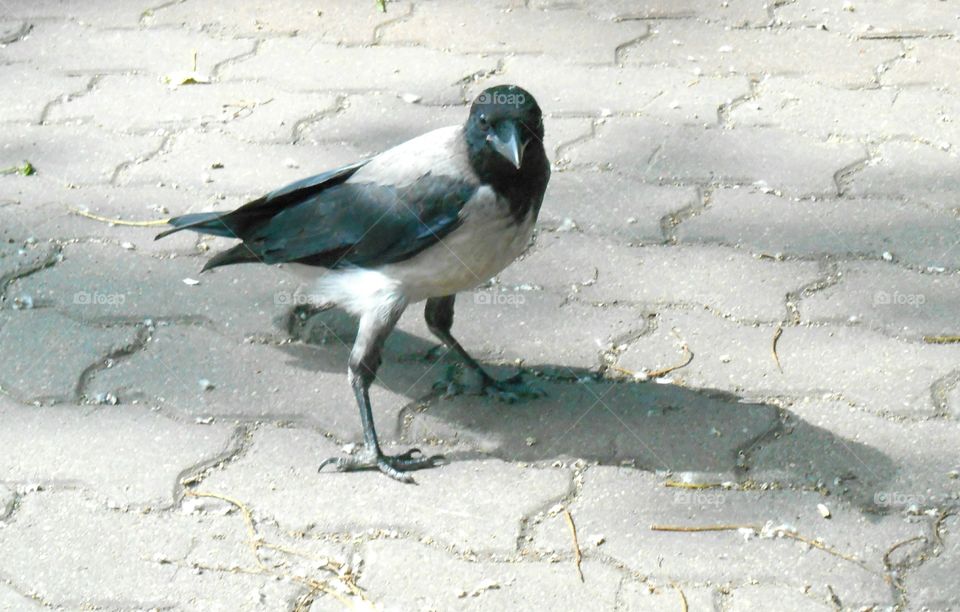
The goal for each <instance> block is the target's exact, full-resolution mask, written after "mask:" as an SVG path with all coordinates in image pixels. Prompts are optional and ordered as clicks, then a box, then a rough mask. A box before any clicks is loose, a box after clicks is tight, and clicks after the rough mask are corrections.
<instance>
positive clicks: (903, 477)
mask: <svg viewBox="0 0 960 612" xmlns="http://www.w3.org/2000/svg"><path fill="white" fill-rule="evenodd" d="M789 411H790V412H789V414H787V415H786V418H785V419H784V426H783V427H782V428H781V429H780V430H779V432H778V435H776V436H773V437H767V438H766V439H764V440H761V441H759V442H757V444H756V445H755V446H754V447H753V448H752V449H751V451H750V454H749V460H748V461H747V463H748V467H749V470H748V472H747V474H748V475H749V478H750V479H751V480H752V481H753V482H760V483H768V484H770V485H772V486H794V487H803V488H816V489H818V490H821V491H829V493H830V495H831V496H836V497H838V498H840V499H844V500H848V501H850V502H851V503H853V504H856V505H858V506H861V507H865V508H871V509H874V510H876V511H879V512H884V513H890V512H894V513H896V512H905V511H908V510H909V509H910V508H911V507H915V508H920V509H923V510H929V509H939V508H944V507H950V506H952V504H953V503H954V502H955V501H956V499H957V496H958V495H960V481H958V480H957V479H956V478H954V477H953V476H952V475H951V472H954V471H956V470H957V469H960V461H958V460H957V458H956V457H953V456H947V455H944V454H942V453H939V452H938V451H939V449H942V448H950V447H952V446H953V445H955V444H957V441H958V438H960V428H958V427H957V424H956V422H944V421H941V420H929V421H924V422H921V423H916V424H913V425H912V426H910V427H904V425H903V424H902V423H901V422H898V421H897V420H893V419H885V418H882V417H878V416H875V415H872V414H868V413H865V412H863V411H862V410H859V409H856V408H852V407H850V406H849V404H847V403H846V402H842V401H837V400H828V399H822V398H818V397H812V398H804V399H802V400H799V401H793V402H790V403H789Z"/></svg>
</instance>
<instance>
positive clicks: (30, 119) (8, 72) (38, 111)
mask: <svg viewBox="0 0 960 612" xmlns="http://www.w3.org/2000/svg"><path fill="white" fill-rule="evenodd" d="M0 78H2V79H3V81H4V82H5V83H7V87H4V88H3V92H0V108H2V110H0V122H2V123H6V122H11V123H12V122H15V121H22V122H27V123H39V122H40V121H42V120H43V118H44V111H45V110H46V109H47V106H48V105H49V104H51V103H53V102H54V101H55V100H59V99H62V98H63V97H64V96H69V95H70V93H72V92H79V91H83V90H84V89H85V88H86V86H87V84H88V83H89V81H90V77H86V76H63V75H58V74H56V73H47V72H44V71H43V70H40V69H38V68H33V67H24V66H22V65H18V64H7V65H4V66H0Z"/></svg>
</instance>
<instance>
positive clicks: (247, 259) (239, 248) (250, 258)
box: [200, 242, 263, 272]
mask: <svg viewBox="0 0 960 612" xmlns="http://www.w3.org/2000/svg"><path fill="white" fill-rule="evenodd" d="M238 263H263V260H262V259H260V258H259V257H257V255H256V253H254V252H253V251H251V250H250V247H248V246H247V245H245V244H243V243H242V242H241V243H240V244H238V245H236V246H234V247H231V248H229V249H227V250H226V251H221V252H219V253H217V254H216V255H214V256H213V257H211V258H210V259H208V260H207V263H205V264H204V265H203V268H201V270H200V271H201V272H206V271H207V270H210V269H212V268H219V267H220V266H229V265H230V264H238Z"/></svg>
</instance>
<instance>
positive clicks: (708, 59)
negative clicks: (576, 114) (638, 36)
mask: <svg viewBox="0 0 960 612" xmlns="http://www.w3.org/2000/svg"><path fill="white" fill-rule="evenodd" d="M899 52H900V47H899V45H898V44H897V43H896V42H895V41H889V40H857V39H851V38H850V37H849V36H838V35H836V34H834V33H831V32H825V31H820V30H809V31H803V30H793V29H770V30H761V29H749V28H748V29H740V28H730V27H724V26H723V25H722V24H714V25H710V26H704V25H703V24H701V23H698V22H696V21H692V20H686V19H680V20H676V21H673V20H671V21H665V22H663V23H661V24H658V26H657V28H656V31H655V32H654V33H653V35H652V36H650V37H649V38H647V39H645V40H643V41H640V42H639V44H636V45H632V46H630V47H628V48H627V49H625V50H624V53H623V59H624V62H625V63H628V64H667V65H671V66H683V67H685V68H686V69H687V70H689V71H690V74H691V75H699V74H701V73H702V74H706V75H715V76H725V75H729V74H746V75H751V76H754V77H762V76H766V75H789V74H803V75H804V76H805V78H807V79H809V80H811V81H814V82H820V83H828V84H834V85H842V86H854V85H867V84H870V83H872V82H874V79H875V75H876V71H877V67H878V66H879V65H880V64H882V63H884V62H887V61H890V60H893V59H894V58H896V57H897V56H898V55H899Z"/></svg>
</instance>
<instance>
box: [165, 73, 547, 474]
mask: <svg viewBox="0 0 960 612" xmlns="http://www.w3.org/2000/svg"><path fill="white" fill-rule="evenodd" d="M549 178H550V164H549V162H548V160H547V156H546V153H545V151H544V147H543V116H542V113H541V111H540V107H539V106H538V105H537V102H536V101H535V100H534V98H533V96H531V95H530V94H529V93H528V92H527V91H525V90H523V89H521V88H520V87H517V86H515V85H503V86H498V87H492V88H490V89H487V90H485V91H483V92H482V93H481V94H480V95H479V96H478V97H477V99H476V100H474V102H473V104H472V105H471V107H470V115H469V117H468V118H467V121H466V123H465V124H464V125H462V126H451V127H446V128H440V129H437V130H434V131H432V132H428V133H426V134H424V135H422V136H419V137H417V138H414V139H413V140H409V141H407V142H405V143H403V144H400V145H398V146H396V147H394V148H392V149H389V150H387V151H385V152H384V153H381V154H379V155H377V156H375V157H372V158H370V159H367V160H364V161H360V162H357V163H354V164H351V165H349V166H344V167H342V168H338V169H336V170H331V171H329V172H324V173H322V174H318V175H316V176H311V177H309V178H306V179H303V180H301V181H298V182H296V183H293V184H291V185H287V186H286V187H283V188H281V189H278V190H276V191H273V192H271V193H268V194H267V195H265V196H263V197H261V198H259V199H257V200H254V201H252V202H249V203H248V204H245V205H243V206H241V207H240V208H237V209H236V210H233V211H230V212H208V213H196V214H189V215H184V216H181V217H175V218H173V219H170V220H169V221H168V223H169V224H170V225H172V226H173V229H170V230H168V231H166V232H163V233H161V234H160V235H158V236H157V238H162V237H163V236H166V235H168V234H171V233H173V232H177V231H180V230H184V229H189V230H193V231H196V232H201V233H205V234H213V235H216V236H224V237H229V238H237V239H239V240H240V241H241V242H240V243H239V244H237V245H236V246H234V247H233V248H231V249H228V250H226V251H224V252H221V253H218V254H217V255H215V256H214V257H212V258H211V259H210V260H209V261H208V262H207V263H206V265H205V266H204V267H203V269H204V270H209V269H211V268H216V267H219V266H225V265H229V264H236V263H246V262H259V263H266V264H276V263H285V264H288V266H291V267H293V269H294V270H295V271H296V272H297V273H298V274H301V275H302V276H304V277H305V278H306V279H307V285H308V289H307V295H308V296H309V297H310V299H311V300H312V301H314V302H315V303H317V304H322V305H338V306H340V307H342V308H343V309H345V310H347V311H349V312H351V313H353V314H354V315H356V316H357V317H358V318H359V329H358V333H357V338H356V341H355V343H354V346H353V348H352V350H351V352H350V359H349V364H348V380H349V382H350V385H351V387H352V388H353V391H354V395H355V396H356V400H357V403H358V404H359V407H360V419H361V422H362V425H363V439H364V447H363V449H362V450H361V451H359V452H357V453H356V454H355V455H352V456H349V457H346V456H343V457H337V458H331V459H328V460H327V461H324V462H323V464H322V465H321V466H320V467H321V469H322V468H323V467H324V466H325V465H329V464H332V465H334V466H335V467H336V468H337V469H338V470H339V471H348V470H357V469H378V470H380V471H381V472H383V473H384V474H387V475H388V476H390V477H392V478H394V479H396V480H399V481H403V482H412V481H413V480H412V478H411V476H410V475H409V474H408V472H409V471H411V470H416V469H421V468H424V467H431V466H433V465H436V464H437V463H439V460H440V459H442V458H441V457H426V456H424V455H423V454H422V453H421V452H420V451H419V450H418V449H412V450H410V451H408V452H406V453H404V454H401V455H395V456H389V455H385V454H384V453H383V452H382V451H381V449H380V444H379V442H378V441H377V433H376V429H375V428H374V424H373V414H372V411H371V408H370V396H369V388H370V385H371V383H372V382H373V381H374V379H375V378H376V372H377V368H378V367H379V365H380V356H381V351H382V348H383V344H384V341H385V340H386V338H387V336H388V335H389V334H390V332H391V331H392V330H393V328H394V326H395V325H396V323H397V320H398V319H399V318H400V315H401V314H402V313H403V311H404V309H405V308H406V307H407V305H408V304H411V303H414V302H419V301H422V300H426V308H425V316H426V321H427V325H428V327H429V328H430V330H431V332H433V334H434V335H436V336H437V338H439V339H440V340H441V341H442V342H443V343H444V344H446V345H447V346H448V347H449V348H451V349H452V350H454V351H456V352H457V353H458V354H459V355H460V357H461V359H463V361H464V362H465V363H466V365H467V366H468V367H469V368H470V369H472V370H474V371H475V372H476V373H477V374H478V375H479V377H480V379H481V383H482V389H483V391H484V392H485V393H487V394H490V395H494V396H497V397H499V398H500V399H504V400H507V401H510V400H513V399H516V398H517V397H518V396H522V395H536V393H535V392H534V391H533V390H532V389H530V388H528V387H526V386H524V385H523V384H522V382H521V381H519V380H518V379H517V378H516V377H514V378H512V379H509V380H506V381H497V380H494V379H493V378H492V377H491V376H490V375H489V374H488V373H487V372H485V371H484V370H483V368H482V367H481V366H480V364H479V363H477V361H476V360H474V359H473V358H472V357H471V356H470V355H469V354H468V353H467V351H466V350H464V348H463V347H462V346H461V345H460V343H459V342H457V340H456V339H455V338H454V337H453V336H452V335H451V333H450V329H451V327H452V326H453V304H454V298H455V294H456V293H457V292H459V291H464V290H466V289H471V288H473V287H476V286H478V285H480V284H482V283H484V282H485V281H487V280H488V279H490V278H491V277H493V276H494V275H496V274H498V273H499V272H500V271H501V270H503V269H504V268H505V267H506V266H507V265H509V264H510V263H511V262H512V261H513V260H514V259H516V257H517V256H518V255H520V253H521V252H522V251H523V250H524V249H525V248H526V246H527V244H528V243H529V241H530V238H531V235H532V232H533V227H534V224H535V222H536V220H537V215H538V213H539V211H540V204H541V202H542V201H543V194H544V191H545V190H546V187H547V181H548V180H549Z"/></svg>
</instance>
